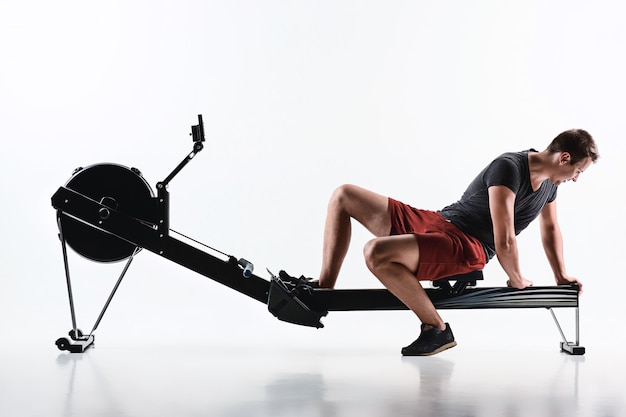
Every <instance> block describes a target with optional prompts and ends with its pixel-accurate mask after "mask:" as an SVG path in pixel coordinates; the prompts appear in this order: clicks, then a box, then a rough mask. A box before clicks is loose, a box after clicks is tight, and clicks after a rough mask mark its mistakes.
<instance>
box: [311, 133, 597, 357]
mask: <svg viewBox="0 0 626 417" xmlns="http://www.w3.org/2000/svg"><path fill="white" fill-rule="evenodd" d="M598 157H599V155H598V151H597V147H596V145H595V142H594V140H593V138H592V137H591V135H589V133H587V132H586V131H584V130H582V129H573V130H568V131H565V132H563V133H561V134H559V135H558V136H557V137H556V138H555V139H554V140H553V141H552V142H551V143H550V145H549V146H548V147H547V148H546V149H545V150H544V151H542V152H537V151H535V150H534V149H530V150H528V151H522V152H512V153H505V154H503V155H501V156H499V157H498V158H496V159H495V160H494V161H493V162H491V163H490V164H489V165H488V166H487V167H486V168H485V169H484V170H483V171H482V172H481V173H480V174H478V176H477V177H476V178H475V179H474V181H472V183H471V184H470V185H469V187H468V188H467V190H466V191H465V193H464V194H463V196H462V197H461V199H460V200H459V201H457V202H456V203H454V204H451V205H449V206H447V207H445V208H444V209H442V210H440V211H438V212H434V211H428V210H419V209H415V208H413V207H410V206H408V205H406V204H403V203H401V202H399V201H396V200H394V199H392V198H388V197H385V196H382V195H380V194H376V193H373V192H371V191H368V190H365V189H363V188H360V187H357V186H354V185H343V186H340V187H339V188H337V189H336V190H335V192H334V193H333V195H332V197H331V200H330V202H329V205H328V215H327V218H326V225H325V229H324V247H323V259H322V270H321V273H320V277H319V286H320V287H322V288H334V286H335V283H336V280H337V276H338V275H339V270H340V268H341V265H342V263H343V260H344V257H345V255H346V253H347V251H348V246H349V244H350V231H351V219H352V218H354V219H356V220H357V221H358V222H359V223H361V224H362V225H363V226H365V228H367V229H368V230H369V231H370V232H371V233H373V234H374V235H375V236H376V238H374V239H373V240H370V241H369V242H367V244H366V245H365V248H364V255H365V261H366V264H367V266H368V268H369V269H370V271H372V273H373V274H374V275H375V276H376V277H377V278H378V279H379V280H380V281H381V282H382V283H383V285H385V287H387V289H388V290H389V291H390V292H391V293H393V294H394V295H395V296H396V297H398V299H400V301H402V302H403V303H404V304H406V306H407V307H408V308H409V309H410V310H411V311H413V312H414V313H415V314H416V315H417V317H418V318H419V319H420V320H421V322H422V325H421V333H420V336H419V337H418V338H417V340H415V341H414V342H413V343H412V344H410V345H409V346H407V347H405V348H403V349H402V354H403V355H420V356H423V355H432V354H435V353H438V352H441V351H442V350H445V349H448V348H451V347H453V346H456V342H455V341H454V336H453V334H452V331H451V329H450V326H449V325H448V324H447V323H445V322H444V321H443V319H442V318H441V316H439V314H438V312H437V310H436V309H435V307H434V306H433V303H432V302H431V301H430V299H429V298H428V295H427V294H426V292H425V291H424V289H423V288H422V286H421V284H420V282H419V281H420V280H436V279H439V278H443V277H447V276H451V275H455V274H462V273H467V272H470V271H473V270H478V269H482V268H483V267H484V266H485V264H486V263H487V262H488V261H489V260H490V259H491V258H492V257H493V256H496V257H497V259H498V261H499V262H500V264H501V265H502V268H503V269H504V271H505V272H506V274H507V275H508V281H507V285H509V286H511V287H515V288H520V289H522V288H525V287H527V286H530V285H532V282H531V281H529V280H528V279H526V278H525V277H524V276H523V274H522V272H521V271H520V266H519V257H518V256H519V255H518V250H517V243H516V236H517V234H519V233H520V232H521V231H522V230H523V229H524V228H526V226H528V224H529V223H530V222H531V221H532V220H534V219H535V218H536V217H537V216H539V221H540V229H541V240H542V244H543V247H544V250H545V253H546V256H547V258H548V261H549V262H550V266H551V268H552V270H553V272H554V277H555V280H556V283H557V284H569V283H576V284H578V285H579V288H581V289H582V283H581V282H580V281H579V280H578V279H576V278H574V277H571V276H569V275H568V274H567V272H566V270H565V264H564V261H563V240H562V236H561V231H560V229H559V224H558V221H557V212H556V196H557V189H558V186H559V185H561V184H563V183H565V182H567V181H570V180H571V181H574V182H576V180H577V179H578V177H579V175H580V174H581V173H583V172H584V171H585V170H586V169H587V168H588V167H589V166H590V165H591V164H592V163H595V162H596V160H597V159H598Z"/></svg>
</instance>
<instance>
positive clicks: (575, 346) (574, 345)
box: [548, 307, 585, 355]
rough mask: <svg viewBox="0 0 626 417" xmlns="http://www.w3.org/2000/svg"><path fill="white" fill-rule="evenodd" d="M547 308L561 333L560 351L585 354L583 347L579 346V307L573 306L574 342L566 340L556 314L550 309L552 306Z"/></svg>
mask: <svg viewBox="0 0 626 417" xmlns="http://www.w3.org/2000/svg"><path fill="white" fill-rule="evenodd" d="M548 310H549V311H550V314H551V315H552V318H553V319H554V323H555V324H556V327H557V329H558V330H559V333H560V334H561V338H562V339H563V341H562V342H561V351H562V352H566V353H569V354H570V355H584V354H585V348H584V347H583V346H580V312H579V308H578V307H575V311H574V316H575V326H576V339H575V342H570V341H568V340H567V337H565V333H563V329H562V328H561V325H560V323H559V320H558V318H557V317H556V314H555V313H554V310H553V309H552V307H548Z"/></svg>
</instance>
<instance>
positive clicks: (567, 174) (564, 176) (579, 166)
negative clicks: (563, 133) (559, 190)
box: [552, 152, 592, 185]
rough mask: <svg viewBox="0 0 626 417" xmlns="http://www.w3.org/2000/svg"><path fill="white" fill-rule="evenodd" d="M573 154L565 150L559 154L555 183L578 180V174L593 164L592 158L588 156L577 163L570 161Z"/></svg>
mask: <svg viewBox="0 0 626 417" xmlns="http://www.w3.org/2000/svg"><path fill="white" fill-rule="evenodd" d="M570 160H571V156H570V154H569V153H568V152H563V153H561V155H559V166H558V168H557V170H556V172H555V174H554V180H553V181H552V182H553V183H554V184H555V185H561V184H563V183H565V182H568V181H574V182H576V181H577V180H578V176H579V175H580V174H582V173H583V172H585V170H586V169H587V168H589V166H590V165H591V164H592V161H591V158H589V157H587V158H585V159H583V160H581V161H578V162H577V163H575V164H572V163H570Z"/></svg>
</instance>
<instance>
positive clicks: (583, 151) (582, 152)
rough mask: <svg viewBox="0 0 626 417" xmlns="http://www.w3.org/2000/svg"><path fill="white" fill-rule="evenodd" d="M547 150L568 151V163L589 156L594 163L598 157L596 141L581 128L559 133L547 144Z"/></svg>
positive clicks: (574, 162)
mask: <svg viewBox="0 0 626 417" xmlns="http://www.w3.org/2000/svg"><path fill="white" fill-rule="evenodd" d="M547 151H548V152H550V153H563V152H567V153H569V155H570V158H569V163H570V164H572V165H573V164H576V163H578V162H580V161H582V160H583V159H585V158H591V162H593V163H595V162H596V161H597V160H598V158H599V157H600V155H599V154H598V148H597V146H596V142H595V141H594V140H593V138H592V137H591V135H590V134H589V133H588V132H587V131H585V130H583V129H571V130H566V131H565V132H563V133H560V134H559V135H558V136H557V137H556V138H554V139H553V140H552V142H551V143H550V145H548V149H547Z"/></svg>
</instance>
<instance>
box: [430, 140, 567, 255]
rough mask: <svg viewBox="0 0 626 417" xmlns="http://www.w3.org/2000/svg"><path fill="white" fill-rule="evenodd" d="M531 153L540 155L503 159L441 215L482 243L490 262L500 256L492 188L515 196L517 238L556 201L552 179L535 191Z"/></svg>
mask: <svg viewBox="0 0 626 417" xmlns="http://www.w3.org/2000/svg"><path fill="white" fill-rule="evenodd" d="M529 152H537V151H535V150H534V149H530V150H528V151H522V152H509V153H505V154H502V155H500V156H499V157H497V158H496V159H494V160H493V161H492V162H491V163H490V164H489V165H487V167H486V168H485V169H483V170H482V171H481V173H480V174H478V176H477V177H476V178H475V179H474V180H473V181H472V182H471V183H470V185H469V187H467V190H465V192H464V193H463V196H462V197H461V199H460V200H459V201H457V202H456V203H453V204H451V205H449V206H447V207H445V208H443V209H442V210H441V211H440V213H441V215H442V216H443V217H445V218H446V219H448V220H449V221H450V222H452V223H453V224H454V225H456V226H457V227H458V228H459V229H461V230H462V231H463V232H465V233H467V234H469V235H472V236H474V237H476V238H477V239H478V240H480V241H481V243H482V244H483V247H484V249H485V254H486V255H487V260H489V259H491V258H493V256H494V255H495V254H496V249H495V244H494V239H493V223H492V221H491V213H490V211H489V194H488V191H487V190H488V189H489V187H491V186H494V185H504V186H506V187H507V188H509V189H511V190H512V191H513V192H514V193H515V208H514V215H515V219H514V223H515V234H516V235H518V234H519V233H520V232H521V231H522V230H524V229H525V228H526V227H527V226H528V225H529V224H530V222H531V221H533V220H534V219H535V218H536V217H537V216H538V215H539V213H540V212H541V210H542V209H543V207H544V206H545V205H546V204H547V203H550V202H552V201H554V200H555V199H556V194H557V188H558V187H557V186H556V185H554V184H553V183H552V182H551V181H550V180H549V179H547V180H545V181H544V182H543V183H542V184H541V186H540V187H539V189H538V190H537V191H533V189H532V185H531V183H530V169H529V167H528V153H529Z"/></svg>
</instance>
